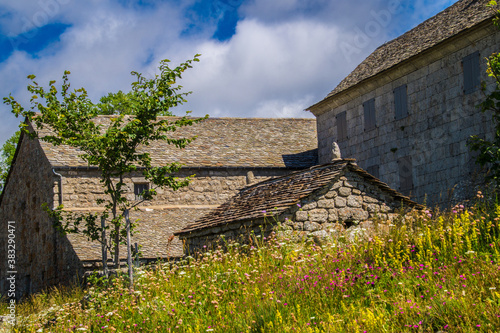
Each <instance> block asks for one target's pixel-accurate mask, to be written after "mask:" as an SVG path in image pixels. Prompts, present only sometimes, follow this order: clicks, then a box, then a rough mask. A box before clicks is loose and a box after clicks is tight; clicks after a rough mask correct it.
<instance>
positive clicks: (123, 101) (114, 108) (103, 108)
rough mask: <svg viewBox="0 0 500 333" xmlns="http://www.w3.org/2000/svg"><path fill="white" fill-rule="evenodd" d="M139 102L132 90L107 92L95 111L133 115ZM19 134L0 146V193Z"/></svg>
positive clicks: (16, 133) (17, 132)
mask: <svg viewBox="0 0 500 333" xmlns="http://www.w3.org/2000/svg"><path fill="white" fill-rule="evenodd" d="M139 103H140V99H139V96H137V94H136V93H135V92H134V91H129V92H128V93H124V92H123V91H121V90H119V91H118V92H116V93H109V94H108V95H106V96H103V97H101V99H100V103H99V104H98V105H99V107H98V108H97V110H96V111H97V112H98V114H100V115H116V114H124V115H125V114H128V115H133V114H134V112H135V110H136V109H137V105H138V104H139ZM158 115H159V116H171V115H172V113H171V112H170V111H169V110H162V111H160V112H159V113H158ZM20 135H21V132H20V131H16V132H15V133H14V134H13V135H12V136H11V137H10V138H9V139H8V140H7V141H6V142H5V143H4V145H3V146H2V147H1V148H0V158H1V159H0V193H1V192H2V190H3V184H4V183H5V181H6V180H7V175H8V174H9V170H10V167H11V165H12V161H13V159H14V154H15V152H16V146H17V142H18V141H19V137H20Z"/></svg>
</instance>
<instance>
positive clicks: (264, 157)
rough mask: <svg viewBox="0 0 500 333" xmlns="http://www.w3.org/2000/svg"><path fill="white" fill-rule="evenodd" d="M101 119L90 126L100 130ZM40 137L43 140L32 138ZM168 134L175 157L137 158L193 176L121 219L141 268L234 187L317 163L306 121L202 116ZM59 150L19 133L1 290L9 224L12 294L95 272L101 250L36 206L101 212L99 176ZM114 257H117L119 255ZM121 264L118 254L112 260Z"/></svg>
mask: <svg viewBox="0 0 500 333" xmlns="http://www.w3.org/2000/svg"><path fill="white" fill-rule="evenodd" d="M109 118H110V117H109V116H100V117H98V118H97V119H96V122H100V123H103V124H105V123H106V122H109ZM41 135H43V133H41ZM173 135H177V136H180V137H192V136H194V135H197V136H198V138H197V139H196V140H194V141H193V142H192V143H191V144H190V145H188V147H186V148H185V149H183V150H180V149H178V148H175V147H174V146H171V145H168V144H167V143H166V142H156V143H154V144H152V145H151V146H149V147H148V148H147V150H148V151H149V152H150V154H151V158H152V163H153V165H154V166H161V165H165V163H171V162H180V163H182V164H183V165H184V166H183V168H182V169H181V171H180V172H179V174H178V176H180V177H183V176H190V175H195V177H194V178H193V179H192V181H191V183H190V185H189V186H188V187H185V188H181V189H180V190H178V191H175V192H174V191H172V190H169V189H164V190H158V195H157V196H156V197H155V199H154V200H151V201H145V202H144V203H143V204H141V206H139V210H138V211H133V212H131V219H132V220H135V219H140V221H139V223H138V227H137V229H136V232H135V234H134V236H133V240H132V241H133V242H137V243H138V244H139V245H140V246H141V247H142V250H141V251H142V258H143V260H154V259H157V258H166V257H170V256H179V255H181V254H182V245H181V244H180V242H179V241H178V240H177V239H175V240H174V241H173V242H172V243H170V244H169V243H168V239H169V237H170V236H171V235H172V234H173V232H174V231H177V230H180V229H182V228H183V227H184V226H185V225H186V224H187V222H188V221H193V220H196V219H197V218H199V217H201V216H202V215H204V214H206V213H207V212H208V211H210V210H211V209H214V208H216V207H218V206H219V205H220V204H222V203H223V202H225V201H226V200H227V199H229V198H230V197H231V196H233V195H234V194H235V193H236V192H237V191H238V190H239V189H241V188H242V187H244V186H247V185H248V184H251V183H253V182H257V181H261V180H264V179H268V178H269V177H276V176H282V175H285V174H288V173H289V172H292V171H295V170H299V169H303V168H307V167H310V166H312V165H315V164H317V149H316V147H317V146H316V145H317V137H316V125H315V121H314V119H237V118H212V119H207V120H205V121H203V122H201V123H198V124H195V125H193V126H187V127H183V128H181V129H178V130H177V131H176V132H175V133H173ZM79 154H80V153H79V152H78V151H77V150H76V149H74V148H72V147H68V146H58V147H55V146H53V145H51V144H48V143H46V142H43V141H40V140H30V139H29V138H28V136H25V135H22V136H21V139H20V143H19V144H18V147H17V151H16V154H15V158H14V162H13V165H12V168H11V171H10V173H9V176H8V178H7V181H6V184H5V189H4V191H3V193H2V195H1V197H0V228H2V229H1V230H3V231H2V232H1V233H0V244H2V246H0V258H2V260H1V261H0V281H1V283H2V284H1V285H0V287H1V291H2V294H5V291H6V287H7V286H6V275H7V272H8V271H11V270H12V269H9V267H8V266H7V260H6V258H7V254H8V253H7V240H8V232H7V230H8V221H13V222H15V223H13V224H12V225H14V226H15V232H14V235H15V245H16V265H15V269H16V271H17V276H16V280H17V288H18V295H22V294H26V293H30V292H37V291H39V290H41V289H43V288H45V287H47V286H51V285H55V284H58V283H65V282H68V281H69V280H71V279H72V278H74V277H78V276H81V275H82V274H83V272H84V271H85V270H89V269H93V268H95V267H97V266H96V265H99V264H100V262H99V261H100V258H101V249H100V245H99V243H97V242H89V241H87V239H86V238H84V237H81V236H78V235H67V236H61V235H59V234H58V233H56V231H55V229H54V228H53V227H52V223H51V221H50V220H49V218H48V216H47V215H46V213H44V212H43V210H42V208H41V206H42V204H43V203H48V204H49V207H55V206H57V205H59V204H60V203H62V204H63V205H64V207H65V209H66V210H69V211H72V212H89V211H90V212H98V211H100V210H102V208H100V207H99V206H98V205H97V203H96V199H97V198H99V197H101V196H102V195H103V193H102V192H103V191H102V188H101V185H100V183H99V178H98V176H99V173H98V170H97V169H96V168H95V167H89V166H88V165H87V164H86V163H85V162H84V161H83V160H82V159H80V158H79ZM126 183H127V184H128V185H129V189H130V194H129V195H128V199H130V200H135V199H136V194H135V193H140V192H142V190H143V189H144V187H148V186H149V184H148V183H147V182H146V181H145V180H144V179H143V178H141V177H139V176H138V175H134V174H131V175H130V177H128V178H127V179H126ZM121 254H123V255H126V251H125V249H121ZM122 257H124V256H122Z"/></svg>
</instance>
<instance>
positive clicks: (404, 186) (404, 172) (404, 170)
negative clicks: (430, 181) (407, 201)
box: [398, 156, 413, 195]
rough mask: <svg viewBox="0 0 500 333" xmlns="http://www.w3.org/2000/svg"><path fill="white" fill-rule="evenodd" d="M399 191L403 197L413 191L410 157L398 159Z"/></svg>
mask: <svg viewBox="0 0 500 333" xmlns="http://www.w3.org/2000/svg"><path fill="white" fill-rule="evenodd" d="M398 167H399V190H400V191H401V193H403V194H404V195H409V194H410V193H411V190H412V189H413V164H412V160H411V156H406V157H402V158H400V159H398Z"/></svg>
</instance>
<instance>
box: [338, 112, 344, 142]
mask: <svg viewBox="0 0 500 333" xmlns="http://www.w3.org/2000/svg"><path fill="white" fill-rule="evenodd" d="M336 119H337V140H345V139H347V117H346V112H345V111H344V112H341V113H339V114H338V115H337V116H336Z"/></svg>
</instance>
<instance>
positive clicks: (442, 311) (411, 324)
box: [15, 203, 500, 332]
mask: <svg viewBox="0 0 500 333" xmlns="http://www.w3.org/2000/svg"><path fill="white" fill-rule="evenodd" d="M499 218H500V206H498V205H492V206H488V205H486V204H481V203H480V204H477V205H475V206H474V207H472V208H470V209H465V208H464V207H463V206H458V207H455V208H454V210H453V211H450V212H446V213H434V215H433V213H431V212H429V211H425V212H413V213H409V214H406V215H401V216H400V217H399V218H398V219H396V220H394V221H393V222H392V223H393V224H391V225H389V226H388V227H387V228H388V231H386V232H384V233H377V234H371V235H368V236H365V237H364V238H363V239H357V240H355V241H354V242H347V241H346V242H343V241H342V239H343V238H342V236H341V237H340V238H339V239H336V240H335V242H333V241H332V242H327V243H324V245H322V246H319V245H317V244H315V243H314V242H313V241H312V240H306V241H304V242H300V243H297V242H293V241H291V240H290V239H287V238H285V237H282V238H278V237H276V235H272V236H271V237H269V238H267V239H260V238H257V237H256V238H255V242H253V244H249V245H239V244H230V246H229V248H228V251H222V249H221V248H217V249H214V250H213V251H208V252H206V253H203V254H202V256H201V257H200V258H198V259H195V258H191V257H189V258H186V260H184V261H182V262H180V263H176V264H171V263H161V264H158V265H156V266H155V267H151V268H148V269H143V270H141V271H140V272H138V278H137V282H136V284H135V289H134V291H133V292H132V293H129V291H128V289H127V281H126V278H125V277H123V276H119V277H117V278H115V279H114V280H111V281H104V280H99V279H95V280H94V281H93V285H92V286H90V287H89V288H87V289H86V290H85V291H84V292H81V291H79V290H76V291H75V292H74V295H68V294H65V295H62V294H61V292H57V291H56V292H55V293H45V294H42V295H38V296H36V297H33V298H32V299H31V300H30V301H28V302H25V303H23V304H21V305H20V306H19V309H20V310H19V311H20V318H19V319H20V321H19V323H18V326H17V327H16V328H15V331H16V332H76V331H78V332H84V331H88V332H155V331H157V332H437V331H443V332H498V331H500V283H499V282H500V264H499V261H500V237H499V234H500V228H499V224H498V221H499ZM54 294H57V295H59V296H52V295H54Z"/></svg>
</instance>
